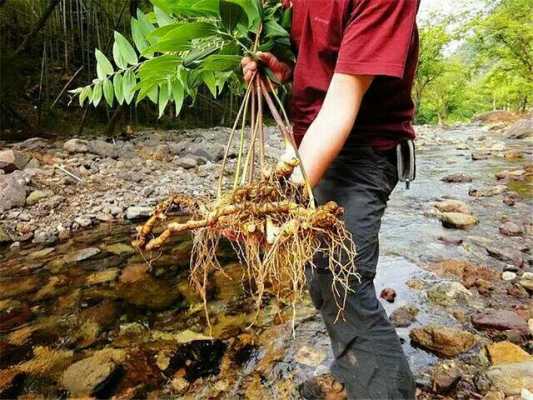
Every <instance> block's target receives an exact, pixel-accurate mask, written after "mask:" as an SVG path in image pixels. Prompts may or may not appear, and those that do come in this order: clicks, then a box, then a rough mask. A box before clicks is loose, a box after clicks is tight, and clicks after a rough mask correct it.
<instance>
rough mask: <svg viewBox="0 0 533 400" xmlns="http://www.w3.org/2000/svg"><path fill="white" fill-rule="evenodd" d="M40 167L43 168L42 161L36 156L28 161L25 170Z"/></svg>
mask: <svg viewBox="0 0 533 400" xmlns="http://www.w3.org/2000/svg"><path fill="white" fill-rule="evenodd" d="M38 168H41V163H40V162H39V160H37V159H36V158H32V159H31V160H30V161H28V163H27V164H26V166H25V167H24V169H25V170H28V169H38Z"/></svg>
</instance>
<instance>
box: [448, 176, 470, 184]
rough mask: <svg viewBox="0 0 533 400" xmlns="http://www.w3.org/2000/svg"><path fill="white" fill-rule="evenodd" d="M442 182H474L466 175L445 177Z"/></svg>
mask: <svg viewBox="0 0 533 400" xmlns="http://www.w3.org/2000/svg"><path fill="white" fill-rule="evenodd" d="M441 181H443V182H446V183H468V182H472V177H471V176H468V175H465V174H453V175H448V176H445V177H444V178H442V179H441Z"/></svg>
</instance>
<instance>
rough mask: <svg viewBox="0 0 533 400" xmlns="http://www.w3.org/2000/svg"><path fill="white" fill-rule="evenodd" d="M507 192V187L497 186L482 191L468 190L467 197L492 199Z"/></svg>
mask: <svg viewBox="0 0 533 400" xmlns="http://www.w3.org/2000/svg"><path fill="white" fill-rule="evenodd" d="M506 190H507V186H503V185H497V186H492V187H488V188H483V189H470V190H469V191H468V195H469V196H472V197H477V198H479V197H492V196H497V195H499V194H502V193H503V192H505V191H506Z"/></svg>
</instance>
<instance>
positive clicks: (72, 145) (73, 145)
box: [63, 139, 89, 153]
mask: <svg viewBox="0 0 533 400" xmlns="http://www.w3.org/2000/svg"><path fill="white" fill-rule="evenodd" d="M63 149H65V151H68V152H69V153H86V152H88V151H89V147H88V146H87V141H86V140H81V139H70V140H67V141H66V142H65V144H64V145H63Z"/></svg>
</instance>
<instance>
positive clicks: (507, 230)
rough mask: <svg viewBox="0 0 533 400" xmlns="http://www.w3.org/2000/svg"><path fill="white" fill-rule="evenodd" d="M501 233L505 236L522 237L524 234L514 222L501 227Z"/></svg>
mask: <svg viewBox="0 0 533 400" xmlns="http://www.w3.org/2000/svg"><path fill="white" fill-rule="evenodd" d="M499 230H500V233H501V234H502V235H505V236H520V235H521V234H522V233H523V230H522V228H521V227H520V226H519V225H518V224H515V223H514V222H511V221H508V222H506V223H504V224H502V225H500V228H499Z"/></svg>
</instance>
